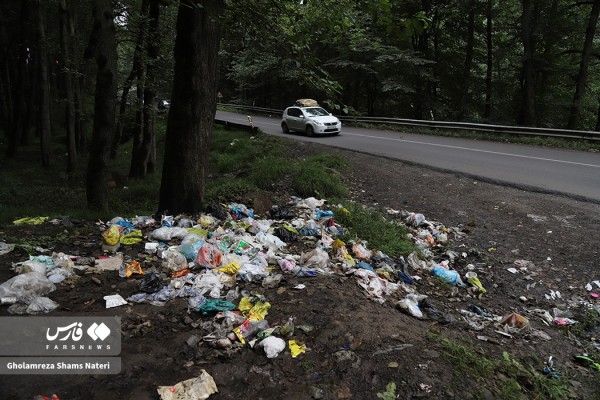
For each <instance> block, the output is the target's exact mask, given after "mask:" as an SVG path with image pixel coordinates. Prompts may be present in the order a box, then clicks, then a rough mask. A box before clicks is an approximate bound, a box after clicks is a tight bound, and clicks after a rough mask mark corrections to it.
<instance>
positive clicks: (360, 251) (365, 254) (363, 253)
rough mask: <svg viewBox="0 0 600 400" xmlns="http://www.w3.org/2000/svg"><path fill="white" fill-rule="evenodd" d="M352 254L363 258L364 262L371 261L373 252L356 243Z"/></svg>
mask: <svg viewBox="0 0 600 400" xmlns="http://www.w3.org/2000/svg"><path fill="white" fill-rule="evenodd" d="M352 253H354V257H356V258H362V259H363V260H369V259H370V258H371V252H370V251H369V250H367V249H366V248H365V246H363V245H362V244H360V243H354V244H353V245H352Z"/></svg>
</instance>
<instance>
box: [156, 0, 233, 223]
mask: <svg viewBox="0 0 600 400" xmlns="http://www.w3.org/2000/svg"><path fill="white" fill-rule="evenodd" d="M222 8H223V2H222V1H220V0H197V1H193V2H187V1H185V0H182V1H181V3H180V5H179V11H178V15H177V38H176V40H175V69H174V78H173V92H172V96H171V108H170V110H169V117H168V123H167V134H166V144H165V158H164V165H163V173H162V181H161V186H160V200H159V206H158V207H159V211H165V210H169V212H173V213H180V212H188V213H195V212H198V211H200V210H201V208H202V202H203V197H204V189H205V180H206V169H207V167H208V152H209V145H210V136H211V133H212V128H213V120H214V116H215V112H216V106H217V90H216V85H217V53H218V50H219V34H220V24H219V14H220V12H221V10H222Z"/></svg>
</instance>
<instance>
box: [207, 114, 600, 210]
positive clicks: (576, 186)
mask: <svg viewBox="0 0 600 400" xmlns="http://www.w3.org/2000/svg"><path fill="white" fill-rule="evenodd" d="M247 115H248V114H237V113H232V112H224V111H217V115H216V119H220V120H225V121H229V122H236V123H243V124H248V118H247ZM252 119H253V124H254V126H256V127H258V128H260V129H261V130H263V131H264V132H266V133H269V134H273V135H276V136H284V137H288V138H292V139H297V140H304V141H308V142H315V143H320V144H323V145H326V146H334V147H339V148H343V149H348V150H355V151H360V152H364V153H369V154H373V155H378V156H384V157H389V158H394V159H398V160H402V161H407V162H410V163H415V164H420V165H424V166H428V167H431V168H435V169H439V170H443V171H451V172H456V173H459V174H463V175H467V176H470V177H473V178H476V179H479V180H483V181H487V182H495V183H502V184H507V185H511V186H516V187H520V188H523V189H526V190H534V191H539V192H543V193H555V194H562V195H567V196H569V197H573V198H577V199H581V200H589V201H593V202H596V203H600V153H592V152H583V151H573V150H560V149H547V148H542V147H536V146H525V145H520V144H506V143H496V142H488V141H477V140H470V139H457V138H447V137H440V136H429V135H421V134H412V133H400V132H392V131H385V130H376V129H363V128H353V127H343V128H342V133H341V134H340V135H339V136H325V137H313V138H309V137H306V136H305V135H303V134H289V135H286V134H284V133H283V132H282V131H281V127H280V121H281V118H280V117H279V116H275V115H274V116H273V117H272V118H269V117H265V116H257V115H252Z"/></svg>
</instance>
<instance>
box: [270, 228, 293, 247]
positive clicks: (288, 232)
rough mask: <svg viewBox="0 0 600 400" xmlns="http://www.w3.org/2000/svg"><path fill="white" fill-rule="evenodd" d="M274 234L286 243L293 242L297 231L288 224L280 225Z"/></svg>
mask: <svg viewBox="0 0 600 400" xmlns="http://www.w3.org/2000/svg"><path fill="white" fill-rule="evenodd" d="M274 233H275V236H277V237H278V238H280V239H281V240H283V241H284V242H286V243H290V242H294V241H296V240H298V231H297V230H295V229H294V228H292V227H290V226H280V227H279V228H276V229H275V232H274Z"/></svg>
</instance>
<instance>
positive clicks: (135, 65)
mask: <svg viewBox="0 0 600 400" xmlns="http://www.w3.org/2000/svg"><path fill="white" fill-rule="evenodd" d="M149 4H150V3H149V1H148V0H143V1H142V5H141V9H140V24H139V27H138V29H139V31H138V36H137V39H136V43H135V51H134V53H133V62H132V67H131V72H129V76H127V79H126V80H125V83H124V84H123V92H122V93H121V102H120V105H119V119H118V121H117V129H116V130H115V137H114V138H113V141H112V146H111V150H110V158H112V159H115V158H116V157H117V148H118V147H119V144H120V143H121V140H122V139H123V132H124V129H125V120H126V115H125V113H126V111H127V101H128V98H129V91H130V90H131V86H132V84H133V81H134V80H135V79H137V80H138V88H137V90H138V93H139V91H140V90H141V88H140V87H139V86H140V82H139V81H140V78H141V76H142V71H143V69H144V61H143V59H144V45H145V43H146V33H147V23H146V17H147V15H148V7H149ZM138 93H136V99H138V100H139V95H138ZM137 103H138V104H137V105H138V109H139V106H140V104H139V103H141V101H138V102H137ZM141 126H142V125H141V117H140V114H139V112H136V126H135V129H134V148H135V147H137V146H139V135H141V134H142V132H141ZM136 140H138V143H136V142H135V141H136Z"/></svg>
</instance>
